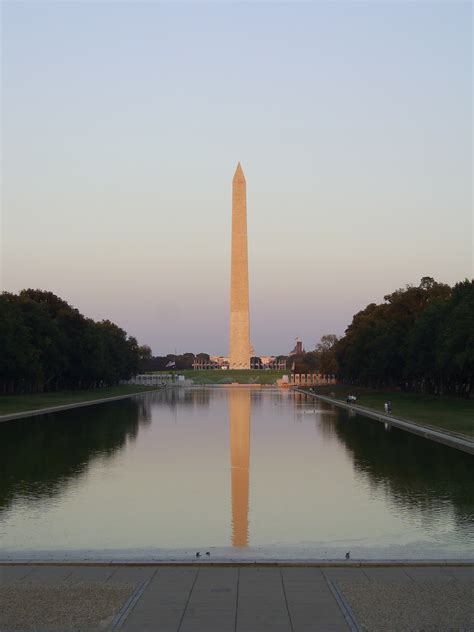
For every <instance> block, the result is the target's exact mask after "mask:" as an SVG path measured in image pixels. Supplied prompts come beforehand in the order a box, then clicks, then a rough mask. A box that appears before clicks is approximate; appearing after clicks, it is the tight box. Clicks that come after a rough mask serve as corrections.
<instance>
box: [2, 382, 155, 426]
mask: <svg viewBox="0 0 474 632" xmlns="http://www.w3.org/2000/svg"><path fill="white" fill-rule="evenodd" d="M162 389H163V387H157V388H149V389H147V390H145V391H143V390H142V391H137V392H136V393H125V394H124V395H113V396H112V397H101V398H100V399H89V400H87V401H85V402H73V403H72V404H60V405H58V406H48V407H47V408H36V409H34V410H22V411H21V412H19V413H9V414H8V415H0V422H2V421H10V420H12V419H22V418H23V417H36V416H38V415H47V414H49V413H59V412H61V411H62V410H69V409H71V408H83V407H84V406H95V405H96V404H108V403H109V402H117V401H119V400H121V399H129V398H130V397H136V396H137V395H145V394H146V393H154V392H155V391H158V390H162Z"/></svg>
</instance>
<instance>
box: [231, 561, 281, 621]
mask: <svg viewBox="0 0 474 632" xmlns="http://www.w3.org/2000/svg"><path fill="white" fill-rule="evenodd" d="M235 629H236V632H254V631H255V630H259V631H260V630H261V631H262V632H266V631H267V630H268V631H272V632H273V631H275V632H291V629H292V628H291V621H290V616H289V612H288V605H287V602H286V596H285V591H284V587H283V578H282V575H281V571H280V569H278V568H242V569H240V577H239V594H238V610H237V620H236V628H235Z"/></svg>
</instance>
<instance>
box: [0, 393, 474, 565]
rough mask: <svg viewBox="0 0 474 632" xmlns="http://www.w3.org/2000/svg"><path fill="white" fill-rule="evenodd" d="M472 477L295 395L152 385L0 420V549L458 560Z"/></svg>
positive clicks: (469, 534)
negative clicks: (132, 393)
mask: <svg viewBox="0 0 474 632" xmlns="http://www.w3.org/2000/svg"><path fill="white" fill-rule="evenodd" d="M250 433H252V435H251V436H252V468H251V469H252V476H251V477H250ZM473 465H474V463H473V459H472V456H470V455H469V454H465V453H462V452H460V451H458V450H453V449H450V448H448V447H446V446H443V445H441V444H436V443H433V442H430V441H426V440H424V439H423V438H421V437H417V436H415V435H410V434H408V433H406V432H402V431H398V430H397V429H396V428H394V429H392V431H391V432H386V430H385V429H384V427H383V425H382V424H379V423H377V422H374V421H372V420H370V419H364V418H363V417H359V416H357V415H356V416H354V417H350V416H348V414H347V413H346V411H343V410H340V409H336V408H332V407H331V406H330V405H327V404H324V403H321V404H316V403H315V402H314V400H312V399H307V398H306V396H304V395H301V396H300V395H298V394H293V393H287V392H282V391H278V390H276V389H262V388H252V387H248V388H246V387H243V386H242V387H237V386H236V387H233V386H230V387H229V388H212V387H211V388H193V389H190V390H188V389H166V390H164V391H161V392H159V393H148V394H145V395H143V396H140V397H137V398H136V399H135V400H123V401H117V402H111V403H109V404H104V405H98V406H90V407H87V408H82V409H81V408H79V409H73V410H69V411H64V412H62V413H58V414H54V415H44V416H41V417H32V418H29V419H18V420H15V421H12V422H5V423H2V424H0V549H1V551H0V552H1V554H2V555H3V556H4V557H12V558H18V557H19V556H23V558H26V559H32V558H34V557H39V558H41V559H43V558H44V559H46V558H47V559H50V558H53V557H54V558H59V559H64V557H65V556H67V557H68V559H71V560H72V559H79V560H81V559H84V558H85V557H88V558H94V559H137V558H140V559H183V560H189V559H193V560H194V558H195V553H196V551H199V550H200V551H206V550H212V553H211V555H212V559H213V560H217V559H219V558H222V559H233V557H234V556H235V557H236V558H238V559H248V560H252V559H255V558H256V557H258V558H262V557H265V558H268V559H309V558H318V559H319V558H325V559H326V558H331V559H334V558H337V559H339V558H341V559H342V556H343V555H344V553H345V552H346V551H347V550H351V556H354V557H355V558H356V557H358V558H368V559H380V558H382V557H383V558H387V557H388V558H390V559H413V558H416V559H418V558H420V557H422V558H425V559H447V558H450V559H454V558H461V559H464V558H466V557H472V556H473V555H474V538H473V533H474V490H473V487H472V479H473ZM229 470H230V472H229Z"/></svg>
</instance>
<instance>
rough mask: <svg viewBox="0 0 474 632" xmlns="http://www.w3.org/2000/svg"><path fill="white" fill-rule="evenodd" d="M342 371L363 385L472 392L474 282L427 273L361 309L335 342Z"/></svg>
mask: <svg viewBox="0 0 474 632" xmlns="http://www.w3.org/2000/svg"><path fill="white" fill-rule="evenodd" d="M334 353H335V358H336V360H337V363H338V375H339V377H340V378H341V380H343V381H344V382H349V383H353V384H359V385H361V386H375V387H394V386H398V387H401V388H403V389H406V390H413V391H423V392H430V393H450V394H456V395H465V396H469V395H470V394H471V393H472V391H473V386H474V282H473V281H469V280H467V279H466V280H465V281H462V282H460V283H457V284H456V285H455V286H454V287H453V288H451V287H449V285H445V284H443V283H437V282H436V281H435V280H434V279H433V278H431V277H423V278H422V279H421V282H420V284H419V285H418V286H406V288H404V289H399V290H396V291H395V292H392V293H391V294H387V295H386V296H384V302H383V303H381V304H379V305H377V304H375V303H370V305H367V307H366V308H365V309H363V310H362V311H360V312H358V313H357V314H355V316H354V317H353V319H352V323H351V324H350V325H349V327H348V328H347V329H346V332H345V335H344V337H343V338H341V339H340V340H339V341H338V342H337V343H336V345H335V348H334Z"/></svg>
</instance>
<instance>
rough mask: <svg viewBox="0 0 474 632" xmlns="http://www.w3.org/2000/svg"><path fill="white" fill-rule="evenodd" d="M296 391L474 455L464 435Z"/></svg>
mask: <svg viewBox="0 0 474 632" xmlns="http://www.w3.org/2000/svg"><path fill="white" fill-rule="evenodd" d="M294 390H295V391H296V392H297V393H303V394H304V395H308V396H310V397H315V398H316V399H320V400H321V401H323V402H326V403H328V404H334V405H335V406H339V407H340V408H345V409H346V410H352V411H354V412H356V413H359V414H360V415H363V416H364V417H370V418H371V419H375V420H376V421H381V422H382V423H386V424H389V425H390V426H393V427H394V428H400V430H405V431H406V432H411V433H412V434H416V435H418V436H420V437H424V438H425V439H430V440H431V441H436V442H437V443H442V444H444V445H447V446H449V447H451V448H456V449H457V450H461V451H462V452H467V453H468V454H474V441H471V440H470V439H469V438H468V437H465V436H464V435H460V434H456V433H454V432H449V431H447V430H442V429H440V428H436V427H435V426H429V425H423V424H420V423H417V422H416V421H411V420H409V419H402V418H400V417H394V416H393V415H388V414H384V413H379V412H377V411H376V410H373V409H372V408H365V407H364V406H358V405H357V404H346V403H345V402H342V401H341V400H339V399H334V398H332V397H327V396H326V395H320V394H319V393H314V392H311V391H308V390H306V389H302V388H295V389H294Z"/></svg>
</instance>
